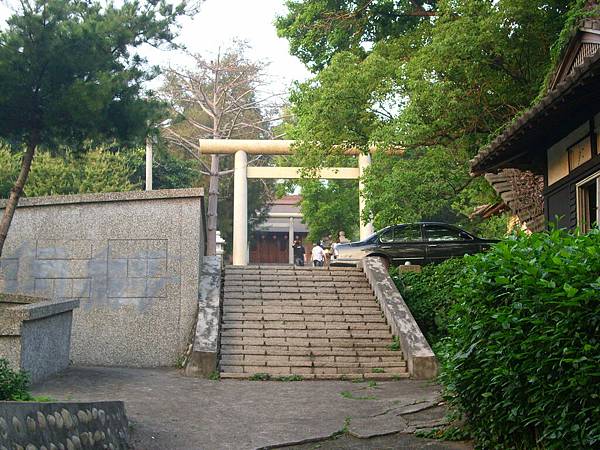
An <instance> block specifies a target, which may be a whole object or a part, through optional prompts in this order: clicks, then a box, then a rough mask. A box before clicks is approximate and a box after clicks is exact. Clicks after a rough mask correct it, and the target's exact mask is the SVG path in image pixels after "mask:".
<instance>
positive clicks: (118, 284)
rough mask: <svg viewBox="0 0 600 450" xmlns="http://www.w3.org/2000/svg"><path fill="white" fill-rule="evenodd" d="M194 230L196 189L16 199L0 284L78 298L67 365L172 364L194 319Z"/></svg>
mask: <svg viewBox="0 0 600 450" xmlns="http://www.w3.org/2000/svg"><path fill="white" fill-rule="evenodd" d="M2 207H3V203H2V202H0V208H2ZM1 213H2V210H1V209H0V214H1ZM204 229H205V228H204V222H203V191H202V189H181V190H163V191H150V192H121V193H106V194H86V195H70V196H58V197H40V198H24V199H22V200H21V201H20V203H19V207H18V208H17V210H16V212H15V216H14V219H13V223H12V226H11V228H10V231H9V234H8V239H7V241H6V244H5V247H4V252H3V254H2V258H1V259H0V291H4V292H12V293H23V294H31V295H40V296H44V297H49V298H52V299H78V300H79V301H80V308H79V309H78V310H76V311H75V313H74V317H73V337H72V340H71V358H72V360H73V362H74V363H75V364H78V365H107V366H134V367H153V366H170V365H175V364H176V361H177V359H178V356H179V355H181V354H182V353H183V352H184V351H185V349H186V346H187V344H188V341H189V335H190V333H191V331H192V328H193V326H194V323H195V320H196V311H197V304H198V274H199V271H200V264H201V259H202V255H203V254H204V237H205V232H204Z"/></svg>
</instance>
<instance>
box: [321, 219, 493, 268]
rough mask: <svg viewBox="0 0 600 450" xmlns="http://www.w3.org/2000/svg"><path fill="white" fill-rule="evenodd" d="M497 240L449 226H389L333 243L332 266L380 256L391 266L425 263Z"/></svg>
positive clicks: (482, 247)
mask: <svg viewBox="0 0 600 450" xmlns="http://www.w3.org/2000/svg"><path fill="white" fill-rule="evenodd" d="M496 242H498V240H495V239H480V238H478V237H476V236H473V235H472V234H470V233H467V232H466V231H464V230H461V229H460V228H458V227H455V226H453V225H448V224H447V223H439V222H420V223H410V224H401V225H392V226H390V227H387V228H384V229H383V230H380V231H378V232H377V233H375V234H373V235H372V236H369V237H368V238H367V239H365V240H363V241H360V242H350V243H347V244H337V245H336V246H335V251H334V259H332V261H331V264H332V265H354V264H356V263H358V262H359V261H360V260H361V259H362V258H364V257H365V256H383V257H384V258H386V260H387V262H388V263H389V264H392V265H395V266H397V265H400V264H418V265H423V264H428V263H437V262H442V261H445V260H446V259H449V258H453V257H455V256H463V255H465V254H471V253H478V252H481V251H484V250H487V249H488V248H489V247H490V246H491V245H492V244H495V243H496Z"/></svg>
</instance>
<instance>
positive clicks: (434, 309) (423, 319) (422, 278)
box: [390, 258, 464, 346]
mask: <svg viewBox="0 0 600 450" xmlns="http://www.w3.org/2000/svg"><path fill="white" fill-rule="evenodd" d="M463 270H464V261H463V259H462V258H453V259H449V260H447V261H444V262H443V263H441V264H436V265H434V264H430V265H427V266H424V267H423V268H422V270H421V272H403V273H398V269H397V268H396V267H391V268H390V274H391V276H392V279H393V280H394V283H395V284H396V287H398V290H399V291H400V294H402V298H404V301H405V302H406V305H407V306H408V308H409V309H410V312H411V313H412V315H413V317H414V318H415V320H416V321H417V324H418V325H419V328H420V329H421V331H422V332H423V334H424V335H425V337H426V338H427V342H429V344H430V345H432V346H436V344H437V343H438V342H440V340H442V339H443V338H445V337H447V336H448V326H449V319H448V313H449V311H450V310H451V308H452V307H453V306H454V303H455V300H454V298H453V297H452V296H451V295H450V294H449V293H450V291H451V289H452V286H454V284H455V283H457V282H458V280H460V278H461V277H462V273H463Z"/></svg>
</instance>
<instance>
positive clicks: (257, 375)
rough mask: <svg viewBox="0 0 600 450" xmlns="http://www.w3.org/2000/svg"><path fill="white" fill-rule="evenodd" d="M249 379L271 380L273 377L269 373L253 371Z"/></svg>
mask: <svg viewBox="0 0 600 450" xmlns="http://www.w3.org/2000/svg"><path fill="white" fill-rule="evenodd" d="M248 379H249V380H250V381H269V380H270V379H271V375H269V374H268V373H253V374H252V375H250V378H248Z"/></svg>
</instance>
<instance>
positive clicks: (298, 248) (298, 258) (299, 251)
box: [292, 236, 306, 266]
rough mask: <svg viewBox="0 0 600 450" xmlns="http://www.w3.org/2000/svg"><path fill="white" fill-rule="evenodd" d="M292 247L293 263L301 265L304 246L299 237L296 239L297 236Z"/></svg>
mask: <svg viewBox="0 0 600 450" xmlns="http://www.w3.org/2000/svg"><path fill="white" fill-rule="evenodd" d="M292 248H293V249H294V265H296V266H303V265H304V258H305V255H306V251H305V250H304V246H303V245H302V242H301V241H300V239H298V237H297V236H296V240H295V241H294V245H293V246H292Z"/></svg>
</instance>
